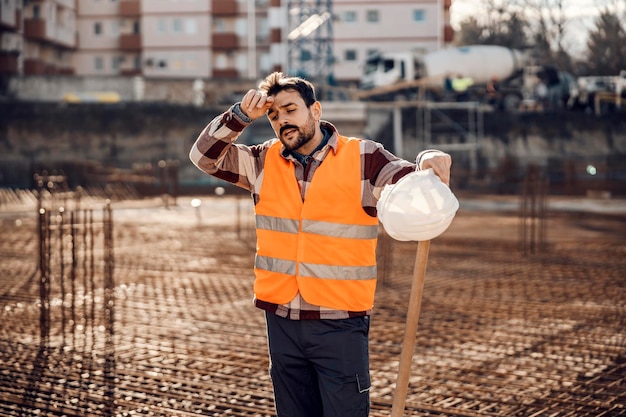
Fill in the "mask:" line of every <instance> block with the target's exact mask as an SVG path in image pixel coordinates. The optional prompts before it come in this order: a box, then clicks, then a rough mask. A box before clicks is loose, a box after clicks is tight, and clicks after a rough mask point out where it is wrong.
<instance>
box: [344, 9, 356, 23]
mask: <svg viewBox="0 0 626 417" xmlns="http://www.w3.org/2000/svg"><path fill="white" fill-rule="evenodd" d="M343 21H344V22H347V23H350V22H356V12H355V11H354V10H349V11H347V12H344V13H343Z"/></svg>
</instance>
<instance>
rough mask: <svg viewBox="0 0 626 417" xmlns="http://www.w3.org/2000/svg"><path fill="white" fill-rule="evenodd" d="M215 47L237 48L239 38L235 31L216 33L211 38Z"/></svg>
mask: <svg viewBox="0 0 626 417" xmlns="http://www.w3.org/2000/svg"><path fill="white" fill-rule="evenodd" d="M211 42H212V47H213V49H237V48H238V47H239V38H238V37H237V35H236V34H235V33H214V34H213V36H212V39H211Z"/></svg>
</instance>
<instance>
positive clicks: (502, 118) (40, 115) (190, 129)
mask: <svg viewBox="0 0 626 417" xmlns="http://www.w3.org/2000/svg"><path fill="white" fill-rule="evenodd" d="M343 107H344V108H345V109H346V111H345V112H343V111H342V105H337V104H332V105H331V104H327V105H326V106H324V109H325V111H324V118H325V119H327V120H329V121H331V122H334V123H335V124H336V126H337V127H338V128H339V130H340V132H342V133H344V134H347V135H355V136H366V137H371V138H373V139H375V140H378V141H379V142H381V143H383V144H384V145H385V146H386V147H387V148H388V149H390V150H393V132H392V124H391V121H390V117H388V115H386V114H385V113H384V112H381V111H380V109H374V110H372V109H369V110H368V109H367V108H364V106H363V104H362V103H356V105H355V106H349V104H348V103H346V104H344V105H343ZM225 108H226V106H219V107H215V108H206V107H201V108H197V107H193V106H175V105H167V104H146V103H125V104H116V105H102V104H91V105H88V104H84V105H68V104H59V103H41V102H40V103H25V102H13V103H7V102H0V167H1V168H0V171H1V172H0V186H18V187H24V186H28V184H30V183H31V177H32V169H33V168H34V167H35V166H47V167H54V166H61V165H63V164H65V165H67V164H68V163H71V164H77V163H91V164H97V165H102V166H104V167H110V168H119V169H125V170H133V169H136V168H137V167H138V166H142V165H144V164H155V163H157V162H158V161H160V160H178V161H180V166H179V170H180V172H179V179H180V181H181V183H182V184H183V185H193V184H203V183H208V182H209V178H208V177H207V176H205V175H203V174H202V173H200V172H199V171H198V170H197V169H196V168H195V167H193V166H192V165H191V163H190V162H188V157H187V154H188V152H189V149H190V147H191V145H192V143H193V141H194V140H195V139H196V137H197V135H198V134H199V133H200V131H201V130H202V129H203V128H204V126H205V125H206V124H207V123H208V122H209V121H210V120H211V119H212V118H213V117H215V116H216V115H218V114H219V113H220V112H221V111H223V110H224V109H225ZM623 116H624V114H623V113H621V114H617V113H616V114H612V115H607V116H604V117H602V118H599V117H596V116H593V115H586V114H584V113H574V112H563V113H553V114H530V113H529V114H509V113H490V114H486V115H485V120H484V137H482V138H481V139H480V142H479V147H478V148H477V150H476V152H475V153H473V154H472V152H469V151H450V153H451V154H452V155H453V157H454V166H453V168H454V172H455V174H456V177H455V178H456V180H455V181H456V186H457V187H468V188H471V187H482V188H483V189H486V190H491V191H506V187H501V184H503V183H504V184H510V183H513V184H514V183H515V182H516V181H518V180H519V178H520V176H522V175H523V172H524V171H525V168H526V167H527V166H528V165H536V166H538V167H540V168H541V169H543V170H544V171H545V172H547V173H548V174H549V175H551V176H552V178H553V180H554V181H555V184H556V183H558V182H559V181H560V182H562V183H563V182H567V185H568V187H569V190H567V192H571V193H584V192H585V190H586V189H587V188H589V187H600V188H610V189H611V192H613V193H615V194H626V189H625V184H626V118H624V117H623ZM404 123H405V124H406V126H405V127H404V128H403V129H404V130H405V137H404V140H405V143H404V152H403V155H401V156H403V157H405V158H407V159H413V158H414V157H415V154H416V153H417V152H418V151H419V150H421V149H422V148H423V143H422V141H421V138H420V137H419V135H417V136H416V135H415V132H416V128H415V120H410V117H406V118H405V121H404ZM364 132H367V133H364ZM272 136H273V132H272V130H271V127H270V126H269V123H268V122H267V121H266V120H265V119H263V120H262V121H257V122H256V123H254V124H253V125H252V126H251V128H249V129H247V130H246V131H244V134H243V136H242V138H241V140H242V141H243V142H244V143H258V142H260V141H262V140H264V139H267V138H269V137H272ZM445 140H447V139H445V138H443V139H441V141H442V142H441V143H445V142H444V141H445ZM472 164H475V165H474V166H472ZM591 165H592V166H594V167H595V168H596V170H597V172H596V175H595V176H593V178H592V177H591V176H590V174H589V172H588V171H587V167H588V166H591ZM608 180H610V181H609V182H610V183H609V182H607V181H608ZM594 181H595V182H594ZM577 188H580V189H577ZM561 189H563V187H561Z"/></svg>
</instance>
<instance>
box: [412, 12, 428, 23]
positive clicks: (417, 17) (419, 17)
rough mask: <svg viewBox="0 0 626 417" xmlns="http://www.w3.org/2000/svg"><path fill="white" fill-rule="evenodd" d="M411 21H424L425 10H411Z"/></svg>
mask: <svg viewBox="0 0 626 417" xmlns="http://www.w3.org/2000/svg"><path fill="white" fill-rule="evenodd" d="M413 20H414V21H415V22H423V21H424V20H426V10H424V9H415V10H413Z"/></svg>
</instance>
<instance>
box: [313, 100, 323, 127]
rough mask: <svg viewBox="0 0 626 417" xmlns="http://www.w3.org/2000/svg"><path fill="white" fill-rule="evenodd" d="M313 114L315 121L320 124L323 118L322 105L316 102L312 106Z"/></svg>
mask: <svg viewBox="0 0 626 417" xmlns="http://www.w3.org/2000/svg"><path fill="white" fill-rule="evenodd" d="M311 113H312V114H313V118H314V119H315V121H316V122H319V121H320V119H321V118H322V103H320V102H319V101H316V102H315V103H313V104H311Z"/></svg>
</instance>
